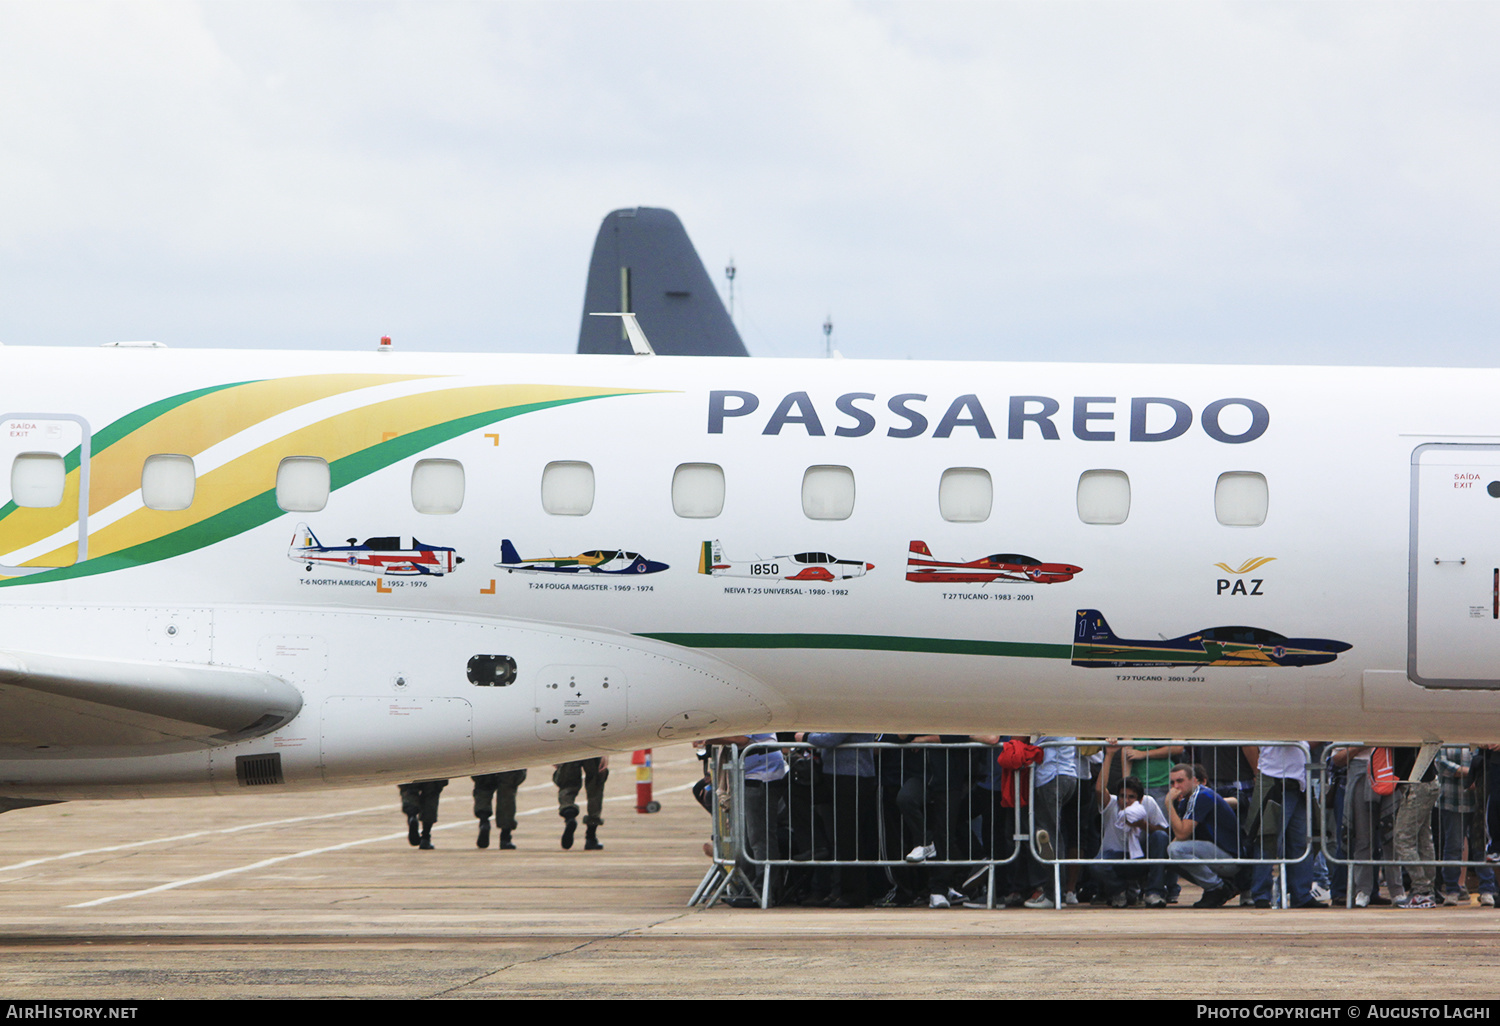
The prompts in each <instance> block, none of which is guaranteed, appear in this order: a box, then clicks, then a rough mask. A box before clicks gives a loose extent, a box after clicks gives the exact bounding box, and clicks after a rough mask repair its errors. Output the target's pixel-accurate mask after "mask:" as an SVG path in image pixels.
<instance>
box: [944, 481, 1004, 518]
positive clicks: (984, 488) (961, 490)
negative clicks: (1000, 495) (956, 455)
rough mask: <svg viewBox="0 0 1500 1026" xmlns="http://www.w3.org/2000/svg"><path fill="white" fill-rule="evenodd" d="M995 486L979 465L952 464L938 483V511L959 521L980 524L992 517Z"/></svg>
mask: <svg viewBox="0 0 1500 1026" xmlns="http://www.w3.org/2000/svg"><path fill="white" fill-rule="evenodd" d="M994 501H995V485H994V482H993V481H991V480H990V472H989V471H988V470H982V469H980V468H979V467H950V468H949V469H947V470H945V471H943V477H942V480H940V481H939V482H938V510H939V512H941V513H942V514H943V519H944V520H951V521H953V522H954V523H955V524H978V523H982V522H984V521H986V520H988V519H989V518H990V508H991V507H992V506H993V505H994Z"/></svg>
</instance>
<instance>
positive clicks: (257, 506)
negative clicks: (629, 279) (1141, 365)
mask: <svg viewBox="0 0 1500 1026" xmlns="http://www.w3.org/2000/svg"><path fill="white" fill-rule="evenodd" d="M609 398H615V397H614V396H608V395H586V396H577V397H574V398H570V399H553V400H548V401H547V402H540V403H525V404H523V405H521V406H510V407H506V408H505V409H500V410H486V411H485V412H483V413H475V414H471V415H470V416H467V417H459V418H458V419H457V420H450V421H446V422H444V423H441V424H434V425H432V426H431V427H427V428H422V429H421V430H418V431H412V432H410V433H408V434H405V435H402V436H400V437H398V438H392V439H390V440H389V441H385V442H380V443H378V444H376V445H372V446H370V447H369V448H368V449H361V450H360V451H359V452H354V453H350V454H349V455H348V456H345V457H343V458H342V459H337V460H334V461H333V462H331V463H329V464H328V475H329V481H330V486H331V487H332V488H333V489H334V490H337V489H339V488H342V487H344V486H345V485H348V484H352V483H354V482H355V481H358V480H360V479H361V478H364V477H369V476H370V475H371V474H373V473H375V472H376V471H378V470H383V469H385V468H386V467H388V466H390V465H391V464H393V463H397V462H399V461H401V460H404V459H406V458H407V457H408V456H412V455H414V454H416V453H418V452H421V451H422V450H423V449H426V448H428V447H430V446H433V445H437V444H438V443H439V442H445V441H447V440H449V439H450V438H457V437H458V436H459V435H462V434H465V433H467V432H469V431H473V430H474V429H475V428H479V427H484V426H486V425H488V424H494V423H496V422H498V421H502V420H508V419H509V418H511V417H518V416H520V415H521V414H523V413H534V412H535V411H537V410H546V409H551V408H553V407H556V406H566V405H568V404H569V403H581V402H587V401H588V400H590V399H609ZM282 512H283V511H282V509H281V507H280V506H278V505H276V489H275V488H270V489H267V490H266V491H264V492H261V493H260V494H259V495H255V496H252V497H251V498H249V499H246V500H245V501H244V502H241V503H239V504H238V505H236V506H231V507H229V508H228V509H226V510H224V511H223V512H222V513H216V514H214V515H213V516H211V517H208V518H206V519H204V520H200V521H199V522H198V523H196V524H193V525H192V526H190V527H184V528H183V529H182V530H180V531H173V532H172V533H171V534H165V535H162V536H161V537H160V538H154V539H152V540H151V541H148V542H142V543H141V544H140V545H133V546H131V547H129V548H125V549H121V550H120V551H118V552H112V553H110V554H109V555H106V556H97V557H94V558H92V559H88V560H85V561H84V562H82V563H75V564H74V565H73V566H64V567H58V568H57V569H55V570H44V571H42V572H41V573H37V574H28V575H26V576H24V577H12V578H10V579H9V580H0V588H8V587H13V586H15V585H17V584H45V583H47V582H49V581H66V580H70V579H72V578H76V577H90V576H93V575H94V574H103V573H109V572H111V571H114V570H124V569H126V568H128V567H133V566H142V565H144V564H146V563H156V562H159V561H161V560H163V559H170V558H172V557H173V556H180V555H183V554H184V553H188V552H192V551H193V550H194V549H201V548H204V547H206V546H209V545H213V544H214V543H216V542H221V541H224V540H225V539H226V538H233V537H234V536H235V535H239V534H244V533H245V532H246V531H249V530H251V529H253V528H256V527H259V526H261V525H262V524H266V523H269V522H271V521H272V520H275V519H276V518H277V517H279V516H281V515H282Z"/></svg>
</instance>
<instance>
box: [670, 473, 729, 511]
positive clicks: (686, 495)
mask: <svg viewBox="0 0 1500 1026" xmlns="http://www.w3.org/2000/svg"><path fill="white" fill-rule="evenodd" d="M672 509H673V510H674V511H675V512H676V513H677V515H678V516H680V517H693V518H695V519H698V520H706V519H708V518H710V517H716V516H718V515H719V514H720V513H722V512H724V468H723V467H720V466H718V465H717V464H714V463H684V464H682V465H681V466H680V467H678V468H677V472H676V473H674V474H673V475H672Z"/></svg>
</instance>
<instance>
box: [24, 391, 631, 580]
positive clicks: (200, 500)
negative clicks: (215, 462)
mask: <svg viewBox="0 0 1500 1026" xmlns="http://www.w3.org/2000/svg"><path fill="white" fill-rule="evenodd" d="M644 391H648V390H646V389H619V388H576V387H565V386H558V385H475V386H470V387H465V388H450V389H442V390H439V391H436V392H425V393H422V394H420V395H411V396H401V397H399V398H396V399H388V400H386V401H384V402H379V403H374V404H371V405H369V406H362V407H360V408H358V409H355V410H348V411H346V412H344V413H340V414H337V415H335V416H332V417H328V418H326V419H324V420H321V421H318V422H317V423H315V424H309V425H307V426H306V427H302V428H299V429H297V430H295V431H292V432H290V433H288V434H286V435H284V436H282V437H281V438H278V439H275V440H274V441H271V442H267V443H266V444H265V445H262V446H260V447H259V448H257V449H254V450H252V451H251V452H248V453H246V454H245V455H243V456H240V457H239V458H237V459H234V460H231V461H230V462H229V463H226V464H224V465H223V466H222V467H219V468H218V469H216V470H213V471H211V472H209V473H207V474H204V475H203V476H202V477H200V478H199V479H198V488H197V492H196V494H195V495H194V497H193V505H192V506H191V507H190V508H188V509H185V510H178V511H165V510H153V509H140V510H136V511H135V512H134V513H131V514H129V515H127V516H124V517H121V518H120V519H119V520H117V521H116V522H115V523H113V524H110V525H109V526H107V527H104V528H101V529H100V530H98V531H95V532H91V533H90V534H89V559H90V561H92V560H93V559H95V558H97V557H99V556H105V555H108V554H110V553H112V552H118V551H120V550H121V549H125V548H130V547H132V546H135V545H140V544H142V543H144V542H148V541H152V540H154V539H156V538H159V537H161V536H162V535H164V534H167V533H169V532H172V531H180V530H182V529H183V528H186V527H190V526H192V525H193V524H196V523H199V522H200V521H203V520H206V519H208V518H209V517H212V516H215V515H217V514H219V513H222V512H223V511H224V510H227V509H229V508H230V507H232V506H236V505H238V504H240V503H242V502H244V501H245V500H247V499H250V498H252V497H253V496H255V495H258V494H260V493H262V492H264V491H266V490H268V489H271V488H274V487H275V486H276V469H277V467H278V466H279V465H280V463H281V460H282V459H283V458H284V457H286V456H289V455H296V456H318V457H321V458H323V459H325V460H327V461H328V462H330V463H332V462H333V461H335V460H337V459H341V458H343V457H345V456H348V455H350V454H352V453H355V452H359V451H362V450H365V449H369V448H371V447H372V446H376V445H379V444H381V443H382V442H383V441H386V440H388V439H390V438H392V437H399V436H401V435H403V434H406V433H408V432H412V431H419V430H421V429H423V428H427V427H430V426H432V425H434V424H438V423H442V422H444V421H450V420H456V419H459V418H462V417H465V416H470V415H473V414H477V413H483V412H485V411H488V410H496V409H503V408H505V407H510V406H520V405H525V404H530V403H542V402H552V401H556V400H560V399H575V398H587V397H593V396H605V395H628V394H635V393H639V392H644ZM72 548H74V546H72V545H69V546H64V547H62V548H59V549H57V550H55V551H53V552H49V553H47V554H45V555H43V556H39V557H38V558H36V559H34V560H31V561H30V562H29V563H28V564H27V565H28V566H43V567H53V566H67V565H69V562H65V561H64V560H65V559H66V558H67V556H68V554H69V550H70V549H72Z"/></svg>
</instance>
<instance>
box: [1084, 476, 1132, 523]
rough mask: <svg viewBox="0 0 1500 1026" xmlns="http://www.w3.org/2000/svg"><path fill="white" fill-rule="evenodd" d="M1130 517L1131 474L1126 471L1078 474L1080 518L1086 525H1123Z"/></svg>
mask: <svg viewBox="0 0 1500 1026" xmlns="http://www.w3.org/2000/svg"><path fill="white" fill-rule="evenodd" d="M1128 516H1130V475H1128V474H1126V473H1125V471H1123V470H1085V471H1084V472H1083V473H1082V474H1079V475H1078V519H1079V520H1082V521H1083V522H1084V523H1085V524H1123V523H1124V522H1125V518H1126V517H1128Z"/></svg>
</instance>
